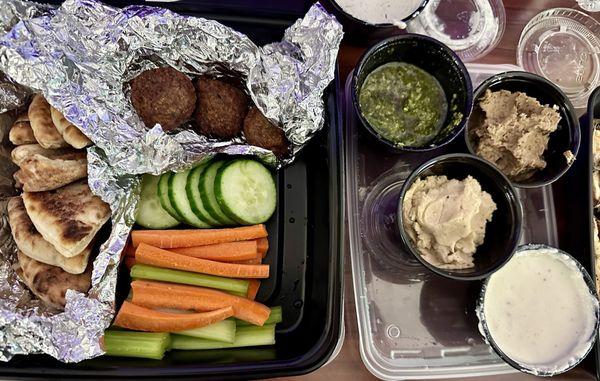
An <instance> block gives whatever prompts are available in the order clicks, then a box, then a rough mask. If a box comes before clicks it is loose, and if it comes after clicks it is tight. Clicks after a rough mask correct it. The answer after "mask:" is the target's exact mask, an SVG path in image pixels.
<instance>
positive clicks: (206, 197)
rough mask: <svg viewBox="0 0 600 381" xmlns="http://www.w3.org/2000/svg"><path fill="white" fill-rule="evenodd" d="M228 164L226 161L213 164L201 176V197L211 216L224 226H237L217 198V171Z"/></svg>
mask: <svg viewBox="0 0 600 381" xmlns="http://www.w3.org/2000/svg"><path fill="white" fill-rule="evenodd" d="M225 163H227V161H225V160H219V161H215V162H213V163H211V164H210V165H208V166H207V167H206V168H204V171H202V174H201V175H200V184H199V187H200V197H202V203H203V204H204V206H205V208H206V210H207V211H208V213H210V215H211V216H212V217H213V218H214V219H216V220H218V221H220V222H221V224H223V225H235V221H234V220H232V219H231V218H229V217H228V216H227V215H226V214H225V213H224V212H223V211H222V210H221V207H220V206H219V202H218V201H217V197H216V196H215V177H216V176H217V171H218V170H219V168H221V167H222V166H223V164H225Z"/></svg>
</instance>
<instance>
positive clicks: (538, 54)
mask: <svg viewBox="0 0 600 381" xmlns="http://www.w3.org/2000/svg"><path fill="white" fill-rule="evenodd" d="M517 62H518V64H519V66H521V67H522V68H523V69H525V70H527V71H531V72H534V73H537V74H540V75H543V76H545V77H546V78H548V79H549V80H551V81H552V82H554V83H555V84H556V85H557V86H558V87H560V88H561V90H563V91H564V92H565V94H566V95H567V96H568V97H569V99H570V100H571V102H573V106H575V107H576V108H580V107H585V106H586V104H587V99H588V97H589V96H590V94H591V92H592V91H593V90H594V88H596V86H598V85H599V84H600V23H598V22H597V21H596V20H594V19H593V18H591V17H590V16H588V15H586V14H585V13H583V12H580V11H577V10H574V9H568V8H554V9H548V10H546V11H543V12H541V13H539V14H538V15H537V16H535V17H534V18H533V19H531V21H529V23H527V25H526V26H525V28H524V29H523V32H522V33H521V38H520V39H519V45H518V47H517Z"/></svg>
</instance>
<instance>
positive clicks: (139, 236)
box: [131, 224, 268, 249]
mask: <svg viewBox="0 0 600 381" xmlns="http://www.w3.org/2000/svg"><path fill="white" fill-rule="evenodd" d="M267 235H268V234H267V229H266V228H265V225H262V224H260V225H252V226H243V227H240V228H227V229H205V230H202V229H189V230H134V231H133V232H132V233H131V241H132V242H133V246H134V247H138V246H139V245H140V243H142V242H144V243H147V244H148V245H152V246H154V247H160V248H161V249H172V248H174V247H192V246H203V245H213V244H215V243H225V242H236V241H247V240H249V239H257V238H264V237H266V236H267Z"/></svg>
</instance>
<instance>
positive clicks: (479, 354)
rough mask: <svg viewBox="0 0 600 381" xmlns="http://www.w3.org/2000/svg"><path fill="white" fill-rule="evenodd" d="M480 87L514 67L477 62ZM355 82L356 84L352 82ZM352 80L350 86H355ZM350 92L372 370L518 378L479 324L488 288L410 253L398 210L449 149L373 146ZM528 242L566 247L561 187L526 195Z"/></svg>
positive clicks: (357, 232)
mask: <svg viewBox="0 0 600 381" xmlns="http://www.w3.org/2000/svg"><path fill="white" fill-rule="evenodd" d="M467 68H468V69H469V71H470V73H471V75H472V79H473V82H474V86H476V85H477V84H478V83H479V82H481V81H482V80H483V79H485V78H486V77H488V76H490V75H493V74H496V73H498V72H502V71H506V70H514V69H515V67H512V66H510V65H508V66H507V65H481V64H478V65H469V64H468V65H467ZM348 78H351V76H349V77H348ZM348 84H349V83H348ZM348 84H347V87H346V97H347V102H346V109H345V115H346V116H347V121H346V123H347V125H346V135H345V151H346V189H347V194H346V201H347V216H348V229H349V243H350V253H351V261H352V275H353V282H354V290H355V298H356V309H357V311H356V312H357V317H358V319H357V320H358V328H359V333H360V352H361V356H362V359H363V362H364V363H365V365H366V367H367V369H369V371H370V372H371V373H373V374H374V375H375V376H376V377H378V378H381V379H389V380H402V379H425V378H427V379H432V378H449V377H465V376H483V375H493V374H502V373H511V372H515V370H514V369H513V368H511V367H510V366H509V365H507V364H505V363H504V361H502V360H501V359H500V358H499V357H498V356H497V355H496V354H495V353H494V352H493V350H492V349H491V347H490V346H489V345H488V344H486V343H485V341H484V340H483V338H482V336H481V334H480V333H479V331H478V328H477V317H476V315H475V300H476V298H477V295H478V292H479V285H480V284H479V283H478V282H459V281H453V280H448V279H445V278H441V277H439V276H437V275H435V274H433V273H431V272H429V271H428V270H427V269H426V268H425V267H423V266H422V265H421V264H420V263H419V262H417V261H416V260H415V259H414V258H412V257H411V256H410V254H408V253H405V252H403V251H402V249H401V244H400V237H399V233H398V231H397V228H396V208H397V205H398V195H399V193H400V188H401V187H402V184H403V181H404V180H405V179H406V177H407V176H408V175H409V174H410V172H411V171H412V170H413V169H414V168H416V166H417V165H419V164H420V163H423V162H424V161H426V160H428V159H429V158H432V157H434V156H438V155H441V154H443V153H448V152H452V151H456V152H458V151H461V152H466V148H465V147H464V141H463V139H462V138H461V136H459V137H457V138H456V141H455V142H453V143H452V144H450V145H449V147H447V148H443V149H440V150H436V151H433V152H430V153H425V154H397V153H389V152H386V151H385V149H382V147H381V146H380V145H378V144H376V143H374V142H372V141H369V137H368V136H367V133H366V132H365V131H364V128H362V126H360V125H359V123H360V122H359V121H358V119H356V118H354V117H353V115H354V110H353V108H352V104H351V102H350V99H349V96H348V95H349V87H348ZM519 197H520V199H521V202H522V205H523V235H522V238H521V241H522V243H525V242H537V243H546V244H549V245H552V246H556V245H557V244H558V242H557V240H558V238H557V227H556V215H555V210H554V204H553V191H552V188H551V187H543V188H536V189H531V190H519Z"/></svg>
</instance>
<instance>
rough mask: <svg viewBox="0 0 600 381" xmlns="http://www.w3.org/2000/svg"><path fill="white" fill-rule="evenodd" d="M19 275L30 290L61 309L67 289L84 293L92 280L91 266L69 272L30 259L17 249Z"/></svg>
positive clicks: (63, 305)
mask: <svg viewBox="0 0 600 381" xmlns="http://www.w3.org/2000/svg"><path fill="white" fill-rule="evenodd" d="M17 256H18V259H19V265H20V266H21V273H20V274H21V277H22V278H23V281H24V282H25V284H26V285H27V287H29V289H30V290H31V292H32V293H33V294H34V295H35V296H37V297H38V298H40V300H41V301H42V302H44V303H45V304H47V305H49V306H52V307H55V308H58V309H63V308H64V307H65V304H66V300H65V296H66V294H67V290H75V291H79V292H83V293H86V292H88V291H89V289H90V285H91V283H92V282H91V280H92V266H91V265H89V266H88V268H87V270H86V271H85V272H84V273H82V274H77V275H75V274H69V273H68V272H65V271H63V270H62V269H61V268H60V267H56V266H50V265H47V264H45V263H42V262H38V261H36V260H35V259H31V258H29V257H28V256H26V255H25V254H23V252H22V251H20V250H18V251H17Z"/></svg>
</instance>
